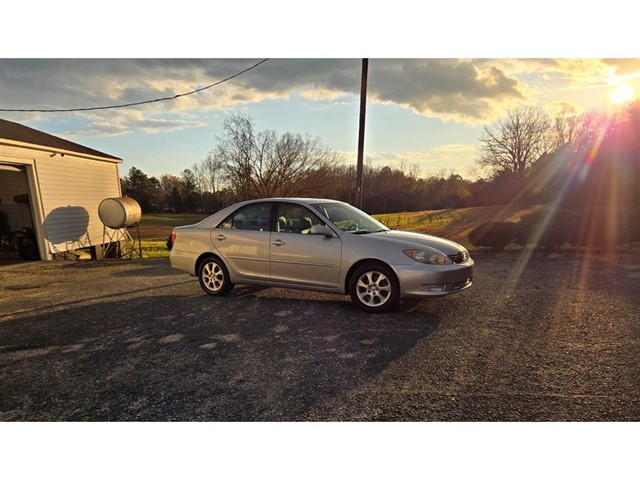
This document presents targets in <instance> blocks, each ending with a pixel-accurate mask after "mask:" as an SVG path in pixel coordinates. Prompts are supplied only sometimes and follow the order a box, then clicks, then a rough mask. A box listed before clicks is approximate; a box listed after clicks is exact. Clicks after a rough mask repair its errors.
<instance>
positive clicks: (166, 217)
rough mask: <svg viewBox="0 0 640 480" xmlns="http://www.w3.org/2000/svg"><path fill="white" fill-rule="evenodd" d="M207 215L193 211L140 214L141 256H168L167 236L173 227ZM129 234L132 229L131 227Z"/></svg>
mask: <svg viewBox="0 0 640 480" xmlns="http://www.w3.org/2000/svg"><path fill="white" fill-rule="evenodd" d="M207 216H208V215H204V214H194V213H180V214H178V213H157V214H156V213H152V214H144V215H142V220H141V221H140V243H141V244H142V257H143V258H161V257H168V256H169V250H167V238H168V237H169V235H171V230H173V227H179V226H182V225H191V224H194V223H198V222H199V221H200V220H202V219H204V218H206V217H207ZM130 231H131V234H132V235H133V234H134V230H133V229H131V230H130Z"/></svg>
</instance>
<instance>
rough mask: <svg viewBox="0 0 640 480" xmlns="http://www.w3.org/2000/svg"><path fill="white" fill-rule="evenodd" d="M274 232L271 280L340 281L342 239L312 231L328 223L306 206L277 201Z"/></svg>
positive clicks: (330, 284) (311, 284) (306, 283)
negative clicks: (314, 233) (315, 227)
mask: <svg viewBox="0 0 640 480" xmlns="http://www.w3.org/2000/svg"><path fill="white" fill-rule="evenodd" d="M276 208H277V212H276V224H275V228H274V231H273V232H272V233H271V241H270V260H271V280H272V281H273V282H278V283H282V284H287V283H288V284H296V285H302V286H308V287H325V288H332V287H335V286H336V285H337V284H338V278H339V275H340V261H341V257H342V242H341V240H340V238H339V237H338V236H337V235H336V236H334V237H326V236H324V235H311V234H310V230H311V227H312V226H313V225H325V223H324V222H323V221H322V220H320V218H319V217H318V216H317V215H315V214H314V213H313V212H311V211H310V210H308V209H307V208H305V207H303V206H301V205H297V204H293V203H285V202H282V203H278V204H276Z"/></svg>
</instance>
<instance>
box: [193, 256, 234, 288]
mask: <svg viewBox="0 0 640 480" xmlns="http://www.w3.org/2000/svg"><path fill="white" fill-rule="evenodd" d="M198 282H199V283H200V287H201V288H202V290H204V292H205V293H207V294H208V295H212V296H214V297H220V296H223V295H227V294H228V293H229V292H230V291H231V290H232V289H233V283H231V278H229V271H228V270H227V267H226V266H225V265H224V263H222V261H220V260H218V259H217V258H216V257H205V258H203V259H202V260H201V261H200V264H199V265H198Z"/></svg>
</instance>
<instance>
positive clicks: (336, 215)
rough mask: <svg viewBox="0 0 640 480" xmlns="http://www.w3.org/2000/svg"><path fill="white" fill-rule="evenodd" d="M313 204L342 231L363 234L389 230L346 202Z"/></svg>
mask: <svg viewBox="0 0 640 480" xmlns="http://www.w3.org/2000/svg"><path fill="white" fill-rule="evenodd" d="M313 206H314V208H316V210H318V211H319V212H320V213H322V214H323V215H324V216H325V217H327V218H328V219H329V220H331V223H333V224H334V225H335V226H336V227H338V228H339V229H340V230H342V231H343V232H347V233H353V234H365V233H375V232H386V231H387V230H389V228H388V227H386V226H385V225H383V224H382V223H380V222H379V221H377V220H376V219H375V218H373V217H371V216H369V215H367V214H366V213H364V212H363V211H361V210H358V209H357V208H355V207H352V206H351V205H348V204H346V203H318V204H315V205H313Z"/></svg>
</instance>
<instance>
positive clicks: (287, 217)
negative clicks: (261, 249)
mask: <svg viewBox="0 0 640 480" xmlns="http://www.w3.org/2000/svg"><path fill="white" fill-rule="evenodd" d="M314 225H325V223H324V222H323V221H322V220H320V218H319V217H318V216H317V215H316V214H315V213H313V212H312V211H311V210H309V209H307V208H305V207H303V206H300V205H295V204H293V203H279V204H278V208H277V211H276V232H283V233H300V234H302V235H306V234H308V233H309V231H310V230H311V227H312V226H314Z"/></svg>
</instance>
